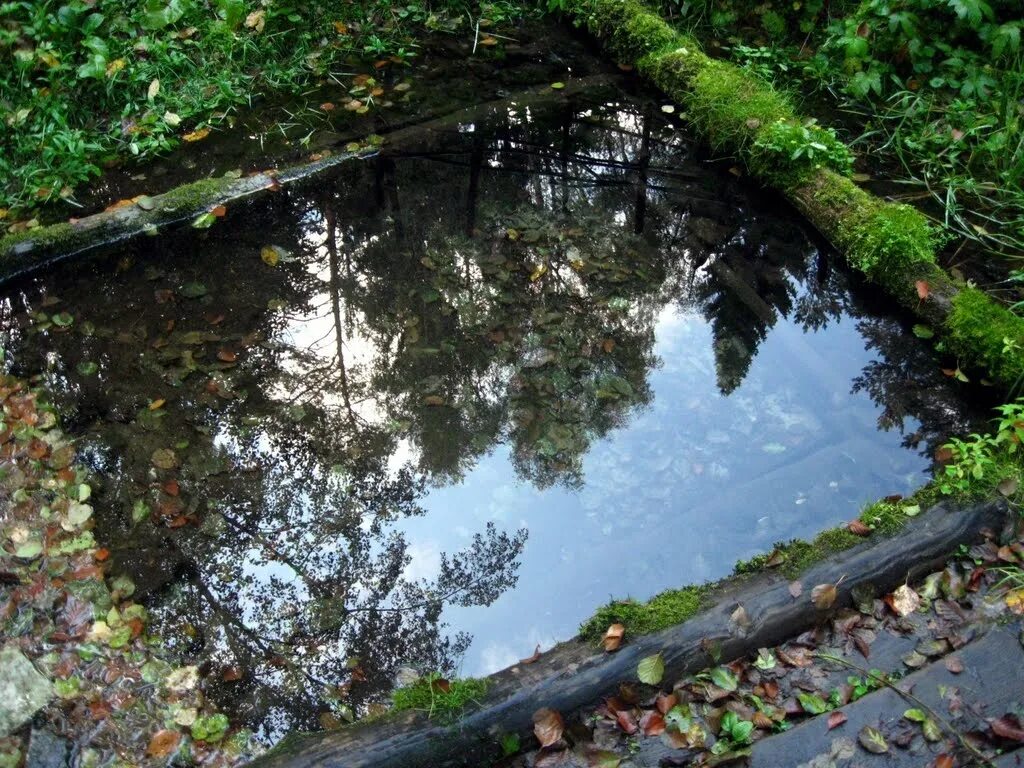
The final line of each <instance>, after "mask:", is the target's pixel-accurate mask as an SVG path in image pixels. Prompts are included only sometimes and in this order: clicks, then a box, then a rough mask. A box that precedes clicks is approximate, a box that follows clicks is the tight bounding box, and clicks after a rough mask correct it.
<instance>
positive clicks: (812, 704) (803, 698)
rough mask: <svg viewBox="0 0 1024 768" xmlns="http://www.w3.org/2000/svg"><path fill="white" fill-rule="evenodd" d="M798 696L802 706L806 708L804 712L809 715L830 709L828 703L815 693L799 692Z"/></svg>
mask: <svg viewBox="0 0 1024 768" xmlns="http://www.w3.org/2000/svg"><path fill="white" fill-rule="evenodd" d="M796 698H797V701H799V702H800V706H801V707H803V708H804V712H806V713H807V714H809V715H820V714H822V713H823V712H827V711H828V703H827V702H826V701H825V700H824V699H823V698H821V696H817V695H815V694H813V693H798V694H797V695H796Z"/></svg>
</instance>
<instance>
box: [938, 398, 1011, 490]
mask: <svg viewBox="0 0 1024 768" xmlns="http://www.w3.org/2000/svg"><path fill="white" fill-rule="evenodd" d="M996 410H997V411H998V412H999V414H1000V415H999V417H998V418H997V419H995V423H996V432H995V434H994V435H993V434H991V433H985V434H984V435H982V434H978V433H974V434H972V435H970V436H969V437H968V438H967V439H966V440H961V439H959V438H953V439H952V440H950V441H949V442H948V443H946V444H945V445H944V446H943V448H945V449H946V450H948V451H949V452H950V454H951V456H952V458H953V460H952V461H951V462H949V463H948V464H946V466H945V467H943V470H942V474H941V475H940V476H939V478H938V482H939V489H940V490H941V492H942V493H944V494H947V495H951V494H958V495H964V496H970V495H976V494H978V493H979V492H987V491H988V490H991V488H992V487H994V486H995V485H996V484H997V483H1000V482H1002V481H1005V480H1006V479H1007V477H1008V476H1009V477H1011V478H1014V479H1016V478H1019V475H1020V466H1019V462H1017V461H1015V459H1016V458H1017V455H1018V453H1019V450H1020V445H1021V440H1022V438H1024V399H1018V400H1017V401H1016V402H1013V403H1007V404H1004V405H1001V406H999V407H998V408H997V409H996ZM1015 492H1016V489H1013V493H1015Z"/></svg>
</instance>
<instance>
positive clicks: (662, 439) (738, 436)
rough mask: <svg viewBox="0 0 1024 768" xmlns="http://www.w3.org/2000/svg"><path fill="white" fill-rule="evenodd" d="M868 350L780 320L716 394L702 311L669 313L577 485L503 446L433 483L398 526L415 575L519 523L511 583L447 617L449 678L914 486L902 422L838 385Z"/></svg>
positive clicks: (841, 332) (846, 330)
mask: <svg viewBox="0 0 1024 768" xmlns="http://www.w3.org/2000/svg"><path fill="white" fill-rule="evenodd" d="M863 346H864V345H863V343H862V341H861V339H860V335H859V333H858V332H857V330H856V328H855V327H854V323H853V322H852V321H851V320H849V319H848V318H847V319H845V321H844V322H839V323H832V324H831V325H829V327H828V328H826V329H824V330H822V331H819V332H817V333H814V332H811V333H806V334H805V333H804V331H803V330H802V329H801V328H800V327H799V326H798V325H797V324H795V323H793V322H791V321H785V320H781V321H780V322H779V323H778V324H777V325H776V326H775V328H774V329H773V331H772V333H771V334H769V336H768V339H767V340H766V341H765V342H764V343H763V344H762V346H761V348H760V350H759V353H758V356H757V358H756V359H755V361H754V363H753V366H752V367H751V370H750V373H749V375H748V376H747V378H746V380H745V381H744V382H743V384H742V386H740V387H739V388H738V389H737V390H736V391H735V392H733V393H732V394H731V395H729V396H723V395H721V394H720V393H719V390H718V388H717V386H716V383H715V376H714V371H715V368H714V357H713V351H712V344H711V333H710V328H709V327H708V325H707V323H706V321H705V320H704V318H703V317H702V316H701V315H700V314H698V313H694V312H682V311H679V310H677V309H675V308H672V307H667V308H666V309H664V310H663V311H662V313H661V317H660V319H659V323H658V326H657V344H656V347H655V351H656V353H657V354H658V356H659V357H660V358H661V360H662V362H663V365H662V367H661V368H660V369H656V370H654V371H652V372H651V374H650V381H651V384H652V388H653V390H654V393H655V396H654V401H653V403H652V404H651V406H650V407H649V408H647V409H645V410H643V411H641V412H639V413H637V414H635V416H634V418H633V419H632V420H631V421H630V422H629V424H628V425H627V426H626V427H624V428H621V429H617V430H614V431H613V432H611V433H610V434H609V435H608V437H607V438H605V439H604V440H601V441H599V442H596V443H594V445H593V446H592V447H591V449H590V452H589V453H588V454H587V456H586V457H585V459H584V471H585V485H584V487H583V488H582V489H581V490H580V491H579V492H578V493H573V492H571V491H568V490H566V489H565V488H561V487H557V486H556V487H553V488H550V489H547V490H544V491H539V490H537V489H536V488H535V487H534V486H533V485H531V484H530V483H526V482H522V481H519V480H517V479H516V478H514V477H513V476H512V474H511V473H510V472H509V456H508V450H509V449H508V447H507V446H501V447H499V448H498V449H497V450H495V451H494V452H492V453H491V454H490V455H489V456H487V457H485V458H484V459H482V460H481V461H480V462H479V463H478V464H477V466H476V467H475V468H474V469H473V470H472V471H471V472H470V473H469V474H468V475H467V477H466V478H465V481H464V482H463V483H462V484H461V485H458V486H454V487H446V488H438V489H434V490H432V491H431V493H430V494H429V495H428V497H427V498H426V499H425V500H424V502H423V505H424V507H425V508H426V509H427V510H428V514H427V515H426V516H425V517H423V518H419V519H415V520H411V521H407V522H406V523H404V525H403V530H404V531H406V533H407V535H408V537H409V539H410V541H411V542H412V547H411V550H412V555H413V558H414V560H413V564H412V565H411V566H410V573H411V575H415V576H428V575H430V574H432V573H434V572H436V568H437V563H438V560H439V553H440V552H442V551H453V550H457V549H459V548H460V547H462V546H465V544H466V543H467V542H468V541H469V537H470V536H471V533H472V532H473V531H475V530H479V528H480V527H481V526H482V525H483V524H484V523H485V522H486V521H488V520H494V521H496V522H497V523H498V524H499V525H501V526H504V527H506V528H509V529H513V528H517V527H521V526H522V527H527V528H528V529H529V531H530V539H529V541H528V543H527V545H526V551H525V553H524V555H523V558H522V567H521V569H520V578H519V584H518V586H517V587H516V589H514V590H510V591H509V592H506V593H505V594H504V595H503V596H502V597H500V598H499V599H498V600H497V602H496V603H495V604H493V605H492V606H490V607H489V608H450V609H448V611H447V613H446V616H447V617H448V620H449V621H450V623H451V625H452V629H455V630H463V631H467V632H469V633H471V634H472V635H473V637H474V642H473V645H472V647H471V648H470V651H469V653H468V655H467V658H466V660H465V663H464V665H463V668H462V673H463V674H469V675H477V674H483V673H488V672H493V671H495V670H498V669H501V668H503V667H505V666H508V665H509V664H513V663H515V662H516V661H517V660H518V659H521V658H524V657H526V656H529V655H530V654H531V653H532V652H533V649H534V647H535V646H536V645H537V644H540V645H541V646H542V647H544V648H547V647H549V646H551V645H552V644H554V643H555V642H557V641H559V640H564V639H567V638H569V637H571V636H572V635H573V634H574V633H575V630H576V628H577V626H578V625H579V622H580V621H581V620H583V619H585V618H586V617H587V616H589V615H590V614H591V613H592V612H593V610H594V608H595V607H596V606H598V605H600V604H601V603H604V602H607V601H608V599H610V598H612V597H615V598H621V597H625V596H627V595H628V596H633V597H636V598H640V599H643V598H647V597H649V596H651V595H652V594H654V593H656V592H658V591H661V590H662V589H666V588H669V587H676V586H681V585H684V584H687V583H693V582H701V581H706V580H708V579H714V578H718V577H721V576H723V575H725V574H726V573H727V572H728V571H729V570H730V569H731V567H732V565H733V564H734V563H735V561H736V560H737V559H740V558H746V557H749V556H751V555H753V554H756V553H759V552H764V551H766V550H768V549H769V548H770V547H771V545H772V543H773V542H776V541H780V540H788V539H790V538H793V537H797V536H801V537H806V536H808V535H810V534H811V533H812V532H814V531H817V530H821V529H823V528H826V527H829V526H832V525H835V524H837V523H839V522H841V521H843V520H847V519H850V518H852V517H854V516H855V515H856V513H857V511H858V510H859V509H860V508H861V506H862V505H863V504H864V503H865V502H867V501H870V500H872V499H874V498H877V497H878V496H880V495H884V494H888V493H894V492H899V491H908V490H911V489H912V488H913V487H914V486H915V485H916V484H918V482H919V478H920V473H921V472H922V471H923V470H924V469H925V466H926V461H925V460H924V459H922V458H921V457H920V456H918V455H916V454H914V453H911V452H909V451H906V450H905V449H903V448H902V447H901V446H900V435H899V434H898V433H896V432H883V433H880V432H878V430H877V425H876V415H877V412H876V408H875V406H874V405H873V404H872V403H871V401H870V399H869V398H868V397H867V396H866V395H864V394H857V395H853V394H850V380H851V379H852V378H853V377H854V376H856V375H857V374H858V373H860V371H861V369H862V367H863V366H864V364H865V363H867V362H868V361H869V360H870V359H871V358H872V355H871V353H869V352H867V351H862V350H863ZM906 426H907V427H908V431H912V430H913V429H914V428H915V427H916V425H915V424H913V423H908V424H907V425H906Z"/></svg>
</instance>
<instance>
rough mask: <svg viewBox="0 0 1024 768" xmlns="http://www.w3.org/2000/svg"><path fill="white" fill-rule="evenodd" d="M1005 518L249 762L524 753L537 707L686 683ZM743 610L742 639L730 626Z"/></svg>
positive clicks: (301, 766) (720, 590)
mask: <svg viewBox="0 0 1024 768" xmlns="http://www.w3.org/2000/svg"><path fill="white" fill-rule="evenodd" d="M1008 520H1009V511H1008V507H1007V505H1006V503H1005V501H1004V500H998V501H991V502H986V503H983V504H978V505H976V506H973V507H970V508H968V509H963V510H956V509H952V508H950V507H948V506H946V505H943V504H940V505H937V506H936V507H934V508H932V509H931V510H930V511H929V512H928V513H926V514H923V515H922V516H920V517H918V518H916V519H914V520H911V521H909V522H908V523H907V524H906V526H904V528H903V529H901V530H900V531H899V532H898V533H897V534H895V535H894V536H892V537H891V538H882V539H879V540H877V541H870V540H869V541H867V542H865V543H864V544H862V545H859V546H857V547H854V548H853V549H849V550H847V551H845V552H842V553H840V554H837V555H835V556H834V557H832V558H830V559H828V560H826V561H823V562H820V563H818V564H817V565H814V566H812V567H811V568H810V569H809V570H808V571H807V572H805V573H804V574H803V576H802V577H801V582H802V583H803V584H804V585H805V589H804V594H803V595H802V596H801V597H800V598H796V599H795V598H793V597H792V595H791V594H790V591H789V581H788V580H787V579H783V578H781V577H779V576H778V575H775V574H771V573H762V574H758V575H756V576H746V577H734V578H732V579H727V580H725V581H724V582H721V583H720V584H719V585H717V586H716V587H715V588H714V589H713V590H712V596H711V600H712V602H711V603H710V604H711V605H712V606H713V607H711V608H709V609H708V610H705V611H703V612H701V613H699V614H697V615H695V616H693V617H692V618H691V619H689V620H688V621H685V622H683V623H682V624H679V625H676V626H674V627H670V628H668V629H665V630H662V631H660V632H656V633H652V634H650V635H646V636H642V637H636V638H627V642H626V643H625V644H624V645H623V647H622V648H621V649H620V650H619V651H617V652H615V653H611V654H607V653H603V652H602V651H601V650H600V649H599V648H598V647H595V645H594V644H593V643H586V642H583V641H581V640H579V639H576V640H572V641H569V642H566V643H562V644H560V645H558V646H556V647H555V648H554V649H552V650H551V651H548V652H547V653H544V654H542V655H541V657H540V658H539V659H538V660H537V661H536V662H534V663H532V664H529V665H526V664H518V665H515V666H513V667H510V668H508V669H506V670H503V671H501V672H498V673H497V674H495V675H493V676H491V677H490V678H489V679H488V682H489V686H488V692H487V694H486V695H485V696H484V697H483V699H482V701H480V702H479V704H478V706H477V707H476V708H474V709H471V710H468V711H467V712H466V714H465V716H464V717H463V718H462V719H460V720H459V721H458V722H457V723H456V724H455V725H451V726H443V725H439V724H436V723H432V722H430V721H429V720H427V718H426V717H425V716H424V715H422V714H420V713H397V714H393V715H388V716H385V717H383V718H381V719H379V720H376V721H371V722H367V723H360V724H356V725H354V726H351V727H348V728H343V729H340V730H337V731H332V732H327V733H318V734H306V735H298V736H292V737H289V738H288V739H286V740H285V741H284V742H282V743H281V744H280V745H279V746H278V747H277V748H275V749H274V750H272V751H271V752H269V753H268V754H267V755H265V756H264V757H262V758H260V759H259V760H257V761H256V762H255V763H254V765H258V766H262V767H263V768H313V767H314V766H316V767H318V768H331V767H337V768H341V767H342V766H344V768H370V767H371V766H372V767H373V768H427V766H430V768H448V767H453V766H477V765H481V764H489V763H488V761H490V760H493V759H495V758H496V757H498V756H499V751H498V746H497V745H498V740H499V738H500V737H501V735H502V734H510V733H511V734H518V735H519V736H520V737H522V738H523V743H524V744H525V743H528V742H527V741H526V740H527V739H529V738H530V737H529V734H530V732H531V729H532V715H533V713H534V712H535V711H536V710H537V709H539V708H541V707H550V708H552V709H556V710H559V711H562V712H566V713H568V712H570V711H573V710H575V709H577V708H579V707H582V706H585V705H588V704H592V703H594V702H595V701H596V700H598V699H599V698H600V697H601V696H602V695H604V694H607V693H609V692H611V691H613V690H614V689H615V687H616V686H617V685H618V683H619V682H621V681H625V680H634V681H635V680H636V667H637V664H638V663H639V661H640V660H641V659H642V658H644V657H646V656H649V655H652V654H654V653H659V652H660V653H662V654H663V656H664V659H665V670H666V674H665V680H667V681H673V680H676V679H678V678H679V677H681V676H683V675H686V674H692V673H695V672H697V671H699V670H701V669H703V668H705V667H706V666H708V665H709V664H711V663H713V662H712V659H711V658H710V656H709V654H708V650H707V649H708V647H709V643H712V644H714V646H715V647H716V648H717V650H718V652H719V653H720V654H721V659H722V660H723V661H729V660H732V659H735V658H739V657H741V656H744V655H746V654H748V653H751V652H753V651H755V650H756V649H757V648H760V647H765V646H769V647H770V646H773V645H776V644H778V643H780V642H782V641H783V640H785V639H787V638H789V637H792V636H794V635H796V634H798V633H800V632H802V631H804V630H806V629H808V628H810V627H812V626H813V625H814V624H815V623H817V622H819V621H823V620H824V619H825V618H826V617H827V616H828V615H829V612H827V611H820V610H818V609H817V608H815V606H814V605H813V603H812V602H811V599H810V592H811V589H812V588H813V587H814V586H815V585H817V584H823V583H833V584H834V583H837V582H838V583H839V585H838V599H837V601H836V604H835V608H838V607H841V606H844V605H848V604H850V601H851V598H850V595H851V591H852V590H853V589H854V588H856V587H858V586H862V585H867V584H872V585H873V586H874V587H875V588H876V589H878V590H879V591H890V590H892V589H894V588H895V587H896V586H898V585H899V584H902V583H904V582H905V581H906V580H907V579H913V578H917V577H920V576H923V575H924V574H926V573H927V572H930V571H931V570H933V569H935V568H937V567H939V566H940V565H942V564H943V563H944V562H945V560H946V558H947V557H948V555H949V554H950V553H951V552H952V551H953V550H955V549H956V547H957V546H959V545H960V544H962V543H968V542H972V541H975V540H977V539H978V538H979V537H980V536H981V535H982V533H983V532H984V531H998V530H1000V529H1002V527H1003V526H1004V525H1005V524H1006V523H1007V522H1008ZM739 606H743V607H744V609H745V610H746V612H747V615H748V616H749V617H750V620H751V625H750V626H749V627H748V628H746V629H741V628H739V627H737V626H736V625H735V624H734V623H733V622H732V621H731V619H730V617H731V615H732V614H733V612H734V611H735V610H736V609H737V607H739Z"/></svg>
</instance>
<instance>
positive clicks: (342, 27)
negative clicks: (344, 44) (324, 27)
mask: <svg viewBox="0 0 1024 768" xmlns="http://www.w3.org/2000/svg"><path fill="white" fill-rule="evenodd" d="M334 29H335V31H336V32H337V33H338V34H339V35H347V34H348V24H346V23H345V22H343V21H336V22H334Z"/></svg>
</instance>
